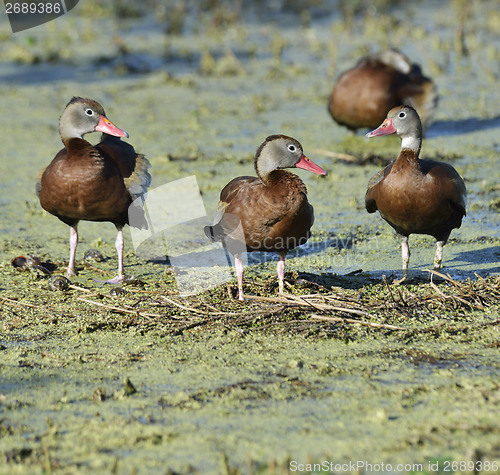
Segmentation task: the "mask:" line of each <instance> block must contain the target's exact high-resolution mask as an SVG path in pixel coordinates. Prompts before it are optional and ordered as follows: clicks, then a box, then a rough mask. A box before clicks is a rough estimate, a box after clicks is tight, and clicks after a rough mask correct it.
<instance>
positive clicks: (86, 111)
mask: <svg viewBox="0 0 500 475" xmlns="http://www.w3.org/2000/svg"><path fill="white" fill-rule="evenodd" d="M85 114H87V115H94V111H93V110H92V109H91V108H90V107H87V109H85Z"/></svg>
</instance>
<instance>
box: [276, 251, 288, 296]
mask: <svg viewBox="0 0 500 475" xmlns="http://www.w3.org/2000/svg"><path fill="white" fill-rule="evenodd" d="M278 255H279V260H278V266H277V271H278V292H279V293H280V294H282V293H283V292H284V290H285V288H284V284H283V281H284V280H285V257H286V253H282V252H280V253H279V254H278Z"/></svg>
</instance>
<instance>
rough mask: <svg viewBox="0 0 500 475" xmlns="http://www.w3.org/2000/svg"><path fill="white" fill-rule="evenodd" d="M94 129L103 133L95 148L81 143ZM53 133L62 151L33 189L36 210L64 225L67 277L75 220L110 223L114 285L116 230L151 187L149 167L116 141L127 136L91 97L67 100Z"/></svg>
mask: <svg viewBox="0 0 500 475" xmlns="http://www.w3.org/2000/svg"><path fill="white" fill-rule="evenodd" d="M95 131H99V132H103V137H102V140H101V142H100V143H99V144H98V145H96V146H94V145H92V144H90V143H89V142H87V141H86V140H84V139H83V136H84V135H85V134H88V133H90V132H95ZM59 132H60V135H61V139H62V142H63V144H64V148H63V149H62V150H60V151H59V153H58V154H57V155H56V156H55V158H54V159H53V160H52V162H51V163H50V165H49V166H48V167H46V168H45V169H44V170H42V172H41V177H40V181H39V182H38V183H37V186H36V188H37V194H38V197H39V198H40V204H41V205H42V208H44V209H45V210H47V211H48V212H49V213H51V214H53V215H54V216H57V217H58V218H59V219H60V220H61V221H62V222H64V223H66V224H67V225H68V226H70V240H69V242H70V257H69V264H68V271H67V276H68V277H71V276H73V275H75V274H76V271H75V256H76V247H77V244H78V230H77V225H78V222H79V221H80V220H84V221H110V222H112V223H113V224H114V225H115V226H116V228H117V230H118V234H117V237H116V242H115V245H116V251H117V253H118V275H117V276H116V277H115V278H113V279H110V280H108V281H107V282H108V283H119V282H121V281H122V280H123V248H124V242H123V231H122V229H123V227H124V226H125V224H128V222H129V216H128V208H129V206H130V204H131V203H132V201H133V200H134V199H136V198H137V197H139V196H141V195H142V194H143V193H145V191H146V190H147V188H148V186H149V184H150V183H151V176H150V174H149V173H148V169H149V167H150V163H149V161H148V160H147V159H146V158H145V157H144V155H141V154H138V153H136V151H135V150H134V148H133V147H132V145H130V144H128V143H125V142H122V141H121V139H120V137H128V134H127V133H126V132H125V131H123V130H121V129H119V128H118V127H116V126H115V125H114V124H112V123H111V122H110V121H109V120H108V119H107V117H106V113H105V112H104V109H103V108H102V106H101V105H100V104H99V103H98V102H96V101H93V100H91V99H84V98H82V97H73V99H71V101H70V102H69V103H68V104H67V106H66V108H65V109H64V112H63V113H62V115H61V118H60V120H59ZM144 223H145V221H144ZM144 223H132V224H134V225H141V224H144Z"/></svg>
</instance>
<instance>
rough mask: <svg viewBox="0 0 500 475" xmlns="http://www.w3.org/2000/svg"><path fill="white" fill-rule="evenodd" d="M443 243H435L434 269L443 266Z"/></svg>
mask: <svg viewBox="0 0 500 475" xmlns="http://www.w3.org/2000/svg"><path fill="white" fill-rule="evenodd" d="M443 246H444V241H437V242H436V255H435V256H434V269H441V267H442V264H443Z"/></svg>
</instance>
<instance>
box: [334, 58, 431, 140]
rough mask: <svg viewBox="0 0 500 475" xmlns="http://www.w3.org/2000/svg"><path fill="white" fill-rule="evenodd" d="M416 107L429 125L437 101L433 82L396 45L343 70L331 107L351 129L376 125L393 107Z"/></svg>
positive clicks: (339, 122) (342, 122) (338, 120)
mask: <svg viewBox="0 0 500 475" xmlns="http://www.w3.org/2000/svg"><path fill="white" fill-rule="evenodd" d="M401 104H403V105H409V106H412V107H413V108H415V109H416V110H417V111H418V113H419V115H420V118H421V120H422V123H423V125H424V129H425V127H427V125H428V123H429V122H430V120H431V117H432V114H433V112H434V109H435V106H436V104H437V93H436V88H435V86H434V83H433V82H432V81H431V80H430V79H429V78H427V77H425V76H424V75H423V74H422V71H421V69H420V66H418V65H417V64H412V63H411V62H410V60H409V59H408V58H407V57H406V56H405V55H404V54H402V53H401V52H400V51H398V50H395V49H390V50H385V51H381V52H380V53H378V54H376V55H374V56H367V57H364V58H362V59H361V60H360V61H359V62H358V63H357V64H356V66H354V67H353V68H352V69H349V70H348V71H345V72H344V73H342V74H341V75H340V77H339V79H338V81H337V83H336V84H335V86H334V88H333V91H332V94H331V96H330V102H329V104H328V110H329V112H330V114H331V116H332V117H333V119H334V120H335V121H336V122H337V123H338V124H340V125H344V126H346V127H347V128H348V129H350V130H353V131H355V130H357V129H361V128H365V127H368V128H371V129H373V128H375V127H377V126H378V125H379V124H380V123H381V122H382V121H383V120H384V119H385V116H386V115H387V112H389V110H391V109H392V108H393V107H396V106H399V105H401Z"/></svg>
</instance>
